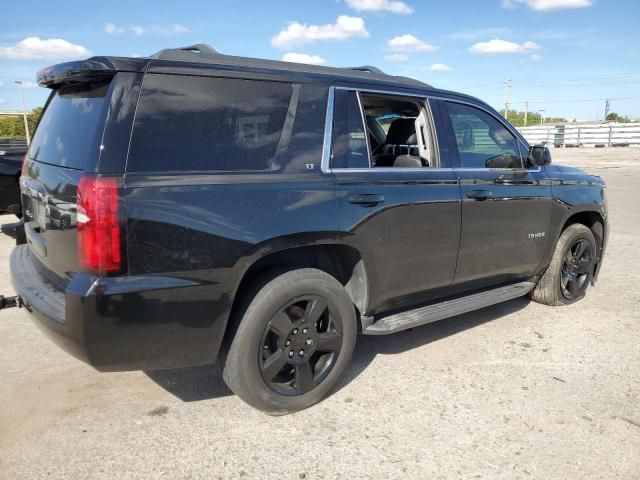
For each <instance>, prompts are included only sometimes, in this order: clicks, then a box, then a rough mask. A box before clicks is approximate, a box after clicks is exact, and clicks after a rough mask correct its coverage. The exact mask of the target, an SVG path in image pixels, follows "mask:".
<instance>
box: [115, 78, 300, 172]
mask: <svg viewBox="0 0 640 480" xmlns="http://www.w3.org/2000/svg"><path fill="white" fill-rule="evenodd" d="M291 92H292V85H291V84H288V83H278V82H267V81H257V80H239V79H227V78H211V77H195V76H177V75H154V74H148V75H147V76H146V77H145V79H144V83H143V87H142V93H141V97H140V102H139V104H138V109H137V111H136V119H135V125H134V130H133V137H132V141H131V149H130V152H129V159H128V161H127V171H129V172H136V171H137V172H144V171H154V172H158V171H211V170H266V169H269V168H270V167H271V165H272V163H273V159H274V157H275V154H276V150H277V148H278V142H279V141H280V137H281V134H282V129H283V126H284V123H285V119H286V117H287V111H288V109H289V102H290V99H291Z"/></svg>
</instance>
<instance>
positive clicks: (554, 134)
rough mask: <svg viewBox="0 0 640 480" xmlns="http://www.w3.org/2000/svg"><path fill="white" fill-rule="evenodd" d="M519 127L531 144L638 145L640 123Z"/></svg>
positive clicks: (576, 145) (579, 145)
mask: <svg viewBox="0 0 640 480" xmlns="http://www.w3.org/2000/svg"><path fill="white" fill-rule="evenodd" d="M518 130H519V131H520V133H522V134H523V135H524V137H525V138H526V139H527V141H528V142H529V143H530V144H532V145H538V144H545V145H550V146H551V145H553V146H556V147H640V123H614V122H611V123H591V124H587V123H585V124H564V125H536V126H531V127H520V128H518Z"/></svg>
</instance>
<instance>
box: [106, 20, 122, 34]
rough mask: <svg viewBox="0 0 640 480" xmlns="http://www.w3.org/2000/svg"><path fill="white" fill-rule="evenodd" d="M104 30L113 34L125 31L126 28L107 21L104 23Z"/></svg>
mask: <svg viewBox="0 0 640 480" xmlns="http://www.w3.org/2000/svg"><path fill="white" fill-rule="evenodd" d="M104 31H105V32H107V33H110V34H112V35H119V34H121V33H124V28H122V27H119V26H118V25H114V24H113V23H111V22H107V23H105V24H104Z"/></svg>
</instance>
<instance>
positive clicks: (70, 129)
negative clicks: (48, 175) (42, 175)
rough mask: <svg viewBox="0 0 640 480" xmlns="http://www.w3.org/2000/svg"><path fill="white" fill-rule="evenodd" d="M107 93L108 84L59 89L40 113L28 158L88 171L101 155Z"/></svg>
mask: <svg viewBox="0 0 640 480" xmlns="http://www.w3.org/2000/svg"><path fill="white" fill-rule="evenodd" d="M108 91H109V82H108V81H103V82H100V83H97V84H96V83H90V84H89V83H87V84H80V85H74V86H70V87H61V88H60V89H58V90H57V91H56V92H55V93H54V94H53V96H52V98H51V101H50V102H49V104H48V105H47V108H46V110H45V111H44V113H43V114H42V119H41V120H40V124H39V125H38V128H37V129H36V132H35V135H34V136H33V141H32V143H31V147H30V148H29V158H31V159H32V160H37V161H39V162H44V163H49V164H52V165H58V166H61V167H68V168H75V169H78V170H90V168H87V167H88V166H93V165H95V164H96V163H97V162H98V158H99V156H100V140H101V138H102V132H103V130H104V118H105V114H106V106H107V103H108V102H107V101H106V99H107V94H108Z"/></svg>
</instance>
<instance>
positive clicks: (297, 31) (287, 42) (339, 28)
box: [271, 15, 369, 50]
mask: <svg viewBox="0 0 640 480" xmlns="http://www.w3.org/2000/svg"><path fill="white" fill-rule="evenodd" d="M368 36H369V32H368V31H367V29H366V27H365V25H364V20H363V19H362V18H360V17H349V16H348V15H340V16H339V17H338V19H337V20H336V23H334V24H327V25H308V24H306V23H305V24H302V23H298V22H291V23H289V25H287V28H285V29H284V30H281V31H280V33H278V34H277V35H276V36H275V37H273V38H272V39H271V45H273V46H274V47H277V48H281V49H283V50H289V49H291V48H294V47H297V46H300V45H305V44H307V43H315V42H320V41H326V40H336V41H342V40H348V39H349V38H366V37H368Z"/></svg>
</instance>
